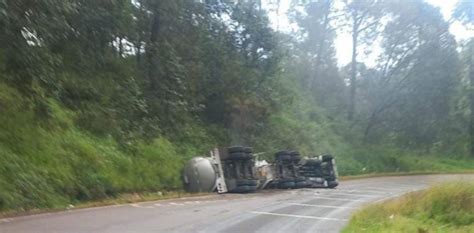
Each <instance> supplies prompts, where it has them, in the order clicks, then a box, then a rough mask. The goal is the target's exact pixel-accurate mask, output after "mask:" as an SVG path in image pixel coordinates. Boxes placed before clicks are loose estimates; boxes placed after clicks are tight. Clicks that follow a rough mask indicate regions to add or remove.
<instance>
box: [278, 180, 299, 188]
mask: <svg viewBox="0 0 474 233" xmlns="http://www.w3.org/2000/svg"><path fill="white" fill-rule="evenodd" d="M295 185H296V184H295V182H293V181H290V182H283V183H278V188H280V189H292V188H295Z"/></svg>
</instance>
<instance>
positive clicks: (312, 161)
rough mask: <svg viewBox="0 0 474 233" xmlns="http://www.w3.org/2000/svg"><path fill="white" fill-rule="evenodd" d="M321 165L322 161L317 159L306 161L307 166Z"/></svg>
mask: <svg viewBox="0 0 474 233" xmlns="http://www.w3.org/2000/svg"><path fill="white" fill-rule="evenodd" d="M320 164H321V161H319V160H317V159H309V160H306V161H305V164H304V165H305V166H315V165H320Z"/></svg>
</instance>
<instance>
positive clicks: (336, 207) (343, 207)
mask: <svg viewBox="0 0 474 233" xmlns="http://www.w3.org/2000/svg"><path fill="white" fill-rule="evenodd" d="M286 204H288V205H297V206H308V207H322V208H335V209H356V208H352V207H346V206H332V205H314V204H305V203H286Z"/></svg>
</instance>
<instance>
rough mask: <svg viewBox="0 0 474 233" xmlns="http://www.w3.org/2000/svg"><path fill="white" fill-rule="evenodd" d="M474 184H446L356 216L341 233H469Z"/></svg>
mask: <svg viewBox="0 0 474 233" xmlns="http://www.w3.org/2000/svg"><path fill="white" fill-rule="evenodd" d="M473 196H474V184H473V183H472V182H450V183H445V184H441V185H438V186H435V187H432V188H430V189H428V190H425V191H421V192H416V193H411V194H408V195H406V196H403V197H401V198H398V199H395V200H392V201H388V202H385V203H382V204H377V205H372V206H369V207H367V208H365V209H363V210H362V211H359V212H358V213H356V214H355V215H354V216H353V217H352V219H351V221H350V223H349V226H347V227H346V228H345V229H344V230H343V232H362V231H363V232H381V231H383V232H472V230H473V228H474V213H473V212H472V210H473V209H474V200H473V198H472V197H473Z"/></svg>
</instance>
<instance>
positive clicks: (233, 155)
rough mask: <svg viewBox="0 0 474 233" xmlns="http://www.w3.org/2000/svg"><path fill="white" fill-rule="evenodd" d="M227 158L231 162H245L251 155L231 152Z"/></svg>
mask: <svg viewBox="0 0 474 233" xmlns="http://www.w3.org/2000/svg"><path fill="white" fill-rule="evenodd" d="M228 158H229V159H231V160H246V159H251V158H252V155H250V154H247V153H245V152H233V153H230V154H229V157H228Z"/></svg>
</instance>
